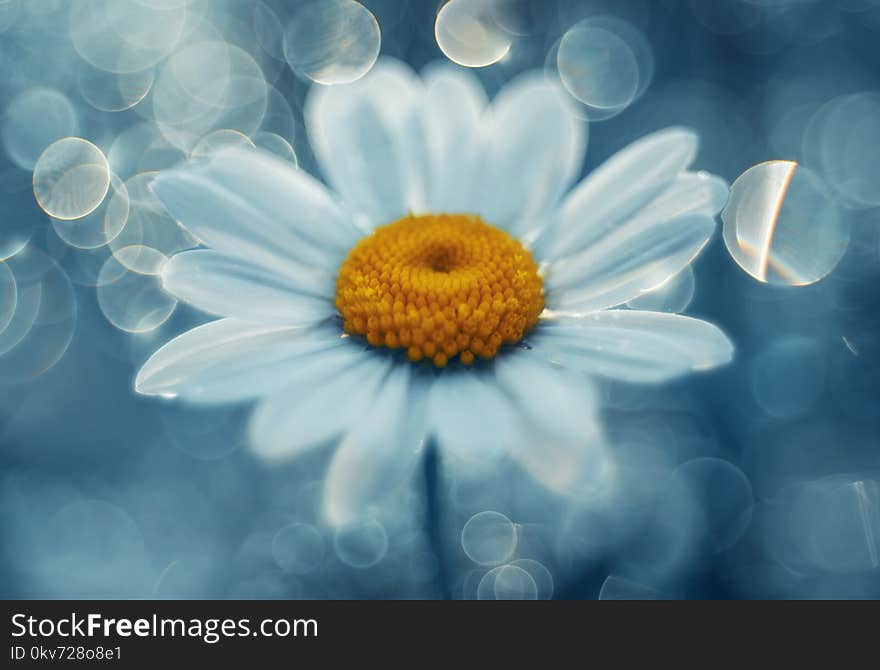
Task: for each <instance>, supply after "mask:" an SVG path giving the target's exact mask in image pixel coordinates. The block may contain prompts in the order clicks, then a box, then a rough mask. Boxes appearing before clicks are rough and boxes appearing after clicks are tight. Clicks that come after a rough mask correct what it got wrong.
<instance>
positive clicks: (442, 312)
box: [336, 214, 544, 368]
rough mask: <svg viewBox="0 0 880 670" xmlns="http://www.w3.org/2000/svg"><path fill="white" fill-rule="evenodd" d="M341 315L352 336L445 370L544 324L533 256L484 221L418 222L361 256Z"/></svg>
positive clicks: (344, 280)
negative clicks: (456, 359) (540, 319)
mask: <svg viewBox="0 0 880 670" xmlns="http://www.w3.org/2000/svg"><path fill="white" fill-rule="evenodd" d="M336 308H337V309H338V310H339V313H340V314H341V315H342V318H343V320H344V327H345V330H346V332H348V333H351V334H355V335H363V336H364V337H366V338H367V342H369V343H370V344H371V345H373V346H374V347H388V348H389V349H397V348H400V347H403V348H405V349H406V350H407V356H408V357H409V359H410V360H411V361H420V360H422V359H423V358H430V359H431V360H432V361H433V363H434V365H436V366H437V367H438V368H442V367H444V366H445V365H446V364H447V362H448V361H450V360H451V359H453V358H454V357H455V356H458V357H459V359H460V360H461V362H462V363H464V364H465V365H470V364H471V363H473V361H474V357H475V356H480V357H481V358H492V357H493V356H495V355H496V354H497V353H498V349H499V348H500V347H501V346H502V345H503V344H514V343H516V342H518V341H519V340H520V339H521V338H522V336H523V335H524V334H525V333H526V332H527V331H528V330H529V329H530V328H531V327H532V326H534V325H535V324H536V323H537V322H538V315H539V314H540V313H541V310H543V309H544V293H543V287H542V282H541V276H540V275H539V274H538V266H537V265H536V264H535V261H534V260H532V256H531V254H530V253H529V252H528V251H527V250H526V249H525V248H524V247H523V246H522V245H521V244H520V243H519V242H518V241H516V240H515V239H513V238H512V237H511V236H510V235H508V234H507V233H505V232H504V231H503V230H499V229H498V228H495V227H494V226H490V225H489V224H487V223H485V222H484V221H483V220H482V219H481V218H480V217H479V216H471V215H465V214H426V215H421V216H412V215H410V216H406V217H404V218H402V219H400V220H399V221H395V222H394V223H390V224H388V225H386V226H381V227H379V228H377V229H376V230H375V231H374V232H373V234H372V235H369V236H367V237H365V238H363V239H362V240H361V241H360V242H358V243H357V244H356V245H355V246H354V248H352V250H351V251H350V252H349V254H348V257H347V258H346V259H345V262H343V264H342V267H340V268H339V276H338V278H337V280H336Z"/></svg>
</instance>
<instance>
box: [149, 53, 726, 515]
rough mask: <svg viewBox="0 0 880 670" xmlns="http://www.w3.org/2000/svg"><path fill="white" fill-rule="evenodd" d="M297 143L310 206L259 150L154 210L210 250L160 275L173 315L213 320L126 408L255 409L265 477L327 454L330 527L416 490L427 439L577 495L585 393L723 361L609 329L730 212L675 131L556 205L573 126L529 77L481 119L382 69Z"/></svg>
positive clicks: (326, 104) (481, 104) (575, 132)
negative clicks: (490, 458)
mask: <svg viewBox="0 0 880 670" xmlns="http://www.w3.org/2000/svg"><path fill="white" fill-rule="evenodd" d="M306 122H307V127H308V131H309V135H310V139H311V142H312V146H313V148H314V152H315V155H316V157H317V160H318V163H319V164H320V168H321V170H322V172H323V174H324V177H325V178H326V181H327V183H328V186H327V187H325V186H324V185H322V184H321V183H320V182H318V181H317V180H315V179H314V178H312V177H311V176H309V175H308V174H306V173H305V172H303V171H300V170H297V169H295V168H294V167H292V166H290V165H288V164H285V163H284V162H282V161H280V160H278V159H276V158H274V157H271V156H269V155H266V154H262V153H259V152H256V151H252V150H251V151H246V150H242V149H237V150H232V151H228V152H223V153H221V154H218V155H216V156H214V157H213V158H211V159H209V160H207V161H203V162H195V163H191V164H188V165H185V166H183V167H181V168H178V169H174V170H171V171H168V172H165V173H163V174H161V175H160V176H159V177H158V178H157V179H156V180H155V182H154V184H153V189H154V191H155V193H156V195H157V196H158V197H159V199H160V200H161V201H162V203H163V204H164V205H165V207H166V208H167V209H168V211H169V212H170V213H171V214H172V215H173V216H174V217H175V218H176V219H177V220H178V221H180V222H182V224H183V225H185V226H186V227H187V228H188V229H189V230H190V231H191V232H192V233H193V234H194V235H196V236H197V237H198V238H199V239H200V240H201V241H202V242H203V243H204V245H205V246H206V247H209V248H207V249H198V250H194V251H186V252H183V253H180V254H177V255H176V256H174V257H173V258H171V259H170V260H169V261H168V263H167V265H166V266H165V268H164V270H163V273H162V277H163V281H164V286H165V288H166V290H167V291H169V292H170V293H171V294H173V295H174V296H176V297H177V298H179V299H180V300H183V301H185V302H187V303H189V304H191V305H193V306H195V307H197V308H199V309H201V310H203V311H205V312H208V313H211V314H215V315H218V316H221V317H223V318H221V319H219V320H216V321H213V322H210V323H207V324H205V325H203V326H200V327H198V328H194V329H193V330H190V331H189V332H186V333H184V334H182V335H180V336H179V337H177V338H175V339H173V340H171V341H170V342H168V343H167V344H166V345H165V346H163V347H162V348H161V349H159V351H157V352H156V353H155V354H154V355H153V356H152V357H151V358H150V359H149V360H148V361H147V362H146V364H144V366H143V368H141V370H140V372H139V373H138V375H137V380H136V382H135V386H136V389H137V390H138V391H139V392H140V393H144V394H155V395H161V396H166V397H179V398H182V399H185V400H188V401H191V402H200V403H225V402H237V401H248V400H256V401H257V403H258V404H257V405H256V408H255V411H254V413H253V416H252V422H251V438H252V443H253V448H254V450H255V451H256V453H257V454H259V455H260V456H262V457H264V458H266V459H281V458H291V457H295V456H297V455H299V454H302V453H304V452H306V451H307V450H310V449H314V448H316V447H319V446H322V445H327V444H337V443H338V447H337V448H336V451H335V453H334V455H333V456H332V459H331V461H330V465H329V468H328V472H327V476H326V480H325V486H324V491H325V493H324V511H325V514H326V516H327V519H328V520H329V521H330V522H331V523H334V524H345V523H349V522H352V521H354V520H356V519H358V518H359V517H360V516H361V515H362V514H363V513H364V511H365V510H366V509H368V508H369V507H370V506H371V505H375V504H379V503H381V501H382V499H383V497H384V496H386V495H387V494H388V493H389V492H390V491H393V490H394V489H395V488H396V487H397V486H398V485H399V484H400V483H401V482H403V481H404V480H405V479H406V478H407V476H408V475H409V473H410V472H411V471H412V469H413V466H414V464H415V463H416V461H417V458H418V455H419V453H420V451H421V450H422V447H423V445H424V444H425V443H426V440H427V439H429V438H430V439H433V440H435V441H436V444H437V445H438V446H439V448H441V449H443V450H444V451H447V452H450V453H452V454H454V457H455V458H462V459H478V458H481V457H486V456H487V455H489V454H497V453H498V452H499V451H500V452H504V453H507V454H509V455H510V456H511V457H512V458H514V459H516V460H517V461H518V462H520V463H521V464H522V465H523V466H524V467H525V468H526V469H527V470H528V471H529V472H530V473H531V474H532V475H533V476H534V477H535V478H536V479H538V480H539V481H541V482H542V483H543V484H545V485H547V486H549V487H551V488H553V489H555V490H558V491H562V492H571V491H573V490H576V489H577V487H578V485H579V483H580V482H581V481H583V477H584V475H585V471H588V470H589V469H590V468H592V467H595V455H596V451H597V450H598V449H600V448H601V441H600V439H599V428H598V425H597V422H596V401H595V398H594V394H593V390H592V389H593V382H592V378H593V377H594V376H596V375H598V376H604V377H610V378H615V379H621V380H626V381H629V382H642V383H644V382H662V381H665V380H668V379H671V378H673V377H676V376H679V375H682V374H684V373H687V372H690V371H693V370H705V369H708V368H711V367H714V366H717V365H719V364H722V363H726V362H727V361H729V360H730V359H731V356H732V352H733V348H732V346H731V343H730V342H729V340H728V339H727V337H726V336H725V335H724V334H723V333H722V332H721V331H720V330H719V329H718V328H717V327H715V326H714V325H711V324H709V323H706V322H704V321H700V320H697V319H693V318H689V317H686V316H680V315H677V314H668V313H654V312H643V311H634V310H629V309H623V308H619V306H621V305H623V304H624V303H626V302H627V301H629V300H631V299H633V298H635V297H637V296H639V295H640V294H642V293H644V292H646V291H648V290H651V289H654V288H656V287H658V286H659V285H661V284H663V283H664V282H665V281H667V280H668V279H670V278H671V277H673V276H674V275H676V274H677V273H679V272H681V271H682V270H683V269H685V268H686V267H687V265H688V264H689V263H690V262H691V261H692V260H693V259H694V258H695V257H696V256H697V254H698V253H699V252H700V251H701V250H702V248H703V247H704V246H705V245H706V243H707V242H708V240H709V238H710V237H711V235H712V233H713V231H714V228H715V221H714V217H715V215H716V214H717V213H718V212H719V211H720V210H721V208H722V206H723V205H724V203H725V200H726V197H727V185H726V184H725V183H724V182H723V181H722V180H720V179H718V178H717V177H713V176H710V175H706V174H704V173H695V172H690V171H688V167H689V166H690V164H691V162H692V161H693V160H694V157H695V155H696V153H697V144H698V142H697V137H696V135H695V134H694V133H693V132H692V131H690V130H687V129H684V128H670V129H666V130H663V131H661V132H658V133H655V134H653V135H649V136H647V137H645V138H643V139H641V140H639V141H637V142H635V143H634V144H632V145H630V146H629V147H627V148H626V149H624V150H623V151H621V152H620V153H618V154H617V155H615V156H613V157H612V158H611V159H610V160H608V161H607V162H606V163H605V164H603V165H602V166H601V167H599V168H598V169H596V170H595V171H594V172H593V173H592V174H590V175H589V176H588V177H586V178H585V179H584V180H583V181H581V182H580V183H579V184H577V185H576V186H574V188H571V190H569V189H570V187H571V185H572V183H573V181H574V180H575V178H576V177H577V176H578V175H579V173H580V170H581V162H582V159H583V154H584V149H585V144H586V141H585V140H586V138H585V128H584V126H583V125H582V124H581V123H580V122H579V121H578V120H576V119H575V118H574V117H573V116H572V115H571V114H570V113H569V112H568V110H567V108H566V104H565V103H564V102H563V101H562V98H561V97H560V96H559V92H558V91H557V90H556V88H554V85H552V84H551V83H548V82H547V81H546V80H545V79H544V77H543V76H542V75H541V74H526V75H522V76H520V77H519V78H517V79H515V80H514V81H512V82H511V83H509V84H508V85H507V86H506V87H505V88H504V89H503V90H502V91H501V92H500V93H499V94H498V95H497V97H496V98H495V100H494V101H493V102H492V104H491V105H489V104H488V103H487V100H486V96H485V93H484V92H483V90H482V88H481V87H480V85H479V84H478V83H477V81H476V79H475V78H474V77H473V75H471V74H469V73H465V72H462V71H461V70H457V69H453V68H447V67H443V66H441V67H434V68H429V69H428V70H427V71H426V72H424V73H423V74H422V76H421V77H417V76H416V75H415V74H414V73H413V72H412V71H411V70H409V69H408V68H407V67H406V66H404V65H402V64H400V63H398V62H396V61H391V60H384V61H380V62H379V63H378V64H377V66H376V67H375V68H374V69H373V71H372V72H371V73H370V74H369V75H368V76H366V77H364V78H363V79H362V80H360V81H359V82H357V83H355V84H352V85H348V86H337V87H329V88H323V87H316V88H314V89H313V91H312V92H311V94H310V97H309V99H308V101H307V107H306Z"/></svg>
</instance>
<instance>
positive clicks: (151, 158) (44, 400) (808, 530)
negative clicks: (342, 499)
mask: <svg viewBox="0 0 880 670" xmlns="http://www.w3.org/2000/svg"><path fill="white" fill-rule="evenodd" d="M878 39H880V1H878V0H837V1H835V2H824V1H823V0H712V1H711V2H709V1H708V0H654V1H649V0H452V2H449V3H448V4H447V3H443V2H438V1H436V0H410V1H407V0H361V2H360V3H357V2H353V1H352V0H326V1H322V2H317V3H316V2H314V1H310V0H290V1H283V0H257V1H247V2H245V1H244V0H0V595H2V596H3V597H6V598H65V597H74V598H76V597H79V598H83V597H94V598H110V597H135V598H151V597H158V598H226V597H229V598H436V597H447V598H448V597H452V598H539V599H543V598H551V597H552V598H597V597H600V598H605V599H625V598H878V597H880V483H878V481H880V439H878V435H880V414H878V401H880V339H878V324H880V319H878V307H880V297H878V293H877V289H876V287H877V281H878V279H880V239H878V230H880V209H878V208H880V184H878V175H880V151H878V147H880V50H878V49H877V47H876V45H877V42H878ZM380 54H381V55H382V56H391V57H394V58H398V59H400V60H403V61H405V62H407V63H409V64H410V65H411V66H412V67H413V68H415V69H417V70H418V69H421V68H423V67H425V66H426V65H428V64H430V63H434V62H437V61H439V62H446V63H448V64H457V66H460V67H469V68H471V69H472V71H473V72H474V73H475V74H476V75H477V76H478V77H479V78H480V80H481V81H482V83H483V84H484V86H485V88H486V89H487V91H488V93H489V94H490V95H494V94H495V93H496V92H497V91H498V89H499V88H500V87H501V86H503V84H504V83H505V82H506V81H508V80H509V79H510V78H511V77H513V76H515V75H516V74H518V73H520V72H522V71H525V70H530V69H535V68H538V69H543V70H544V72H545V74H546V76H547V77H549V78H552V79H554V80H558V81H559V83H560V84H561V87H562V90H563V91H564V94H565V95H566V96H567V97H568V98H569V101H570V103H571V109H572V113H574V114H577V115H578V116H580V117H581V118H582V119H583V120H584V123H585V124H589V146H588V151H587V158H586V163H585V166H584V172H585V173H586V172H588V171H589V170H591V169H592V168H594V167H595V166H597V165H598V164H600V163H601V162H602V161H603V160H605V159H606V158H608V157H609V156H610V155H612V154H613V153H614V152H615V151H617V150H619V149H621V148H623V147H624V146H626V145H627V144H628V143H630V142H631V141H633V140H635V139H637V138H639V137H641V136H642V135H645V134H647V133H649V132H652V131H654V130H657V129H659V128H662V127H664V126H667V125H686V126H690V127H693V128H695V129H696V130H697V131H699V133H700V135H701V138H702V145H701V149H700V153H699V156H698V158H697V161H696V168H697V169H703V170H708V171H711V172H713V173H716V174H719V175H721V176H723V177H724V178H725V179H727V180H728V181H730V182H731V183H732V184H733V188H732V191H731V198H730V202H729V204H728V207H727V209H726V210H725V212H724V215H723V217H722V218H723V220H724V221H723V225H722V224H721V223H719V228H718V234H717V235H716V237H715V238H714V239H713V241H712V243H711V245H710V247H709V248H708V250H707V251H706V252H704V253H703V255H701V256H700V258H699V259H698V260H697V262H696V263H695V265H694V266H693V268H692V270H691V269H689V270H687V271H685V272H684V273H682V275H680V276H678V277H676V278H674V279H673V280H671V281H670V282H668V283H667V285H665V286H663V287H660V288H659V289H658V290H657V291H655V292H654V293H652V294H648V295H645V296H643V297H641V298H639V299H638V303H639V304H637V305H633V306H638V307H642V308H646V309H655V310H669V311H684V312H685V313H687V314H692V315H695V316H699V317H702V318H705V319H707V320H709V321H712V322H714V323H716V324H718V325H720V326H721V327H722V328H723V329H724V330H725V331H726V332H727V333H728V334H729V336H730V337H731V339H732V340H733V342H734V343H735V346H736V356H735V360H734V362H733V364H731V365H729V366H727V367H725V368H723V369H721V370H718V371H714V372H711V373H708V374H704V375H696V376H692V377H688V378H686V379H684V380H681V381H679V382H675V383H673V384H668V385H664V386H634V385H610V384H606V385H604V386H603V388H602V394H603V395H602V397H603V403H604V409H603V415H604V418H605V424H606V428H607V431H608V434H609V439H610V440H611V443H612V448H613V451H614V455H615V460H616V462H617V474H616V479H615V483H614V486H613V490H612V491H611V492H610V493H609V492H607V491H606V492H604V493H603V494H602V495H591V492H584V495H583V496H582V497H581V498H578V499H576V500H571V499H561V498H558V497H556V496H554V495H553V494H551V493H549V492H547V491H544V490H543V489H541V488H540V487H539V486H538V485H537V484H535V483H534V482H533V481H531V480H530V479H529V478H528V476H527V475H525V474H523V473H521V472H520V471H519V470H517V469H516V467H515V466H513V465H512V464H508V463H506V462H503V461H499V462H496V463H493V464H492V467H490V468H486V469H484V470H481V471H479V472H472V471H467V470H462V469H456V468H455V466H454V464H445V465H446V467H445V469H444V470H443V471H441V472H440V473H439V474H438V475H437V476H436V477H434V478H431V477H428V481H427V484H428V489H430V492H431V495H430V496H429V498H430V501H431V503H432V504H431V505H430V507H427V506H426V504H425V503H426V500H427V499H428V498H426V496H425V486H424V482H423V481H422V480H418V479H417V480H415V481H414V482H413V485H412V487H411V489H410V490H408V491H405V492H403V493H402V494H401V499H400V500H398V501H396V502H395V504H392V505H389V506H388V507H387V508H383V509H382V510H381V511H380V512H378V513H377V515H376V517H375V518H374V519H371V520H370V521H368V522H366V523H364V524H361V525H358V526H356V527H350V528H344V529H336V530H334V529H330V528H327V527H326V526H324V525H323V524H322V523H321V521H320V519H319V516H318V513H317V507H318V493H319V491H320V487H321V478H322V477H323V472H324V468H325V465H326V461H327V457H328V455H329V453H331V452H330V451H329V450H327V451H321V452H319V453H316V454H314V455H313V456H309V457H307V458H305V459H301V460H297V461H294V462H291V463H289V464H284V465H280V466H279V465H277V464H274V465H271V466H269V465H265V464H263V463H261V462H260V461H259V460H257V459H256V457H255V456H254V455H253V454H252V453H251V452H250V451H249V449H248V448H247V445H246V439H245V430H244V428H245V426H246V421H247V417H248V408H247V407H228V408H218V409H212V410H205V409H199V408H193V407H186V406H182V405H179V404H174V403H170V402H163V401H158V400H155V399H150V398H143V397H139V396H136V395H135V394H134V392H133V390H132V382H133V378H134V374H135V371H136V370H137V368H138V367H139V366H140V365H141V364H142V363H143V362H144V361H145V360H146V358H147V356H149V354H150V353H152V352H153V351H154V350H155V349H156V348H158V346H160V345H161V344H162V343H163V342H165V341H166V340H168V339H169V338H171V337H173V336H174V335H176V334H178V333H180V332H182V331H183V330H186V329H189V328H191V327H193V326H194V325H197V324H199V323H202V322H205V321H207V320H208V317H207V316H206V315H204V314H200V313H197V312H195V311H194V310H192V309H190V308H188V307H187V306H185V305H178V304H176V302H175V301H174V300H173V299H172V298H171V297H170V296H168V295H166V294H164V293H163V292H162V290H161V285H160V283H159V280H158V278H157V273H158V269H159V268H160V267H161V263H162V262H163V261H164V259H165V258H167V257H168V256H169V255H171V254H173V253H175V252H176V251H180V250H182V249H186V248H190V247H192V246H195V245H196V244H197V241H196V240H195V239H194V238H192V236H191V235H189V233H187V232H186V231H185V230H183V229H182V228H180V227H179V226H178V225H177V223H176V222H175V221H174V220H172V219H170V217H168V216H167V214H165V213H164V211H163V210H162V208H161V207H160V206H159V204H158V203H157V202H156V201H155V199H154V198H153V196H152V194H151V192H150V191H149V188H148V187H149V182H150V180H151V179H152V176H153V175H154V174H155V173H156V171H159V170H162V169H166V168H168V167H171V166H173V165H175V164H177V163H179V162H180V161H182V160H185V159H187V158H188V157H192V156H201V155H206V154H209V153H211V152H212V151H216V150H217V149H219V148H222V147H225V146H229V145H236V144H253V145H255V146H258V147H261V148H263V149H265V150H268V151H272V152H274V153H277V154H278V155H280V156H282V157H283V158H285V159H286V160H289V161H291V162H292V163H295V164H297V165H298V166H299V168H300V169H303V170H308V171H310V172H312V173H314V174H318V171H317V168H316V166H315V162H314V159H313V157H312V154H311V151H310V148H309V143H308V138H307V136H306V134H305V130H304V127H303V102H304V99H305V96H306V94H307V92H308V90H309V88H310V87H312V86H323V85H345V83H347V82H350V81H354V80H356V79H358V78H360V77H361V76H363V75H364V74H365V73H366V72H368V71H369V69H370V68H371V67H372V65H373V63H374V62H375V60H376V58H377V55H380ZM599 476H601V475H600V474H597V477H599Z"/></svg>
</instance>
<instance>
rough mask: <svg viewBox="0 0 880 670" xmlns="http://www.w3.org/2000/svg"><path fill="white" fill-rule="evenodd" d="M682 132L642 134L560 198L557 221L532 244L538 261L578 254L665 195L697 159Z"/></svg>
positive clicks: (694, 141) (689, 136)
mask: <svg viewBox="0 0 880 670" xmlns="http://www.w3.org/2000/svg"><path fill="white" fill-rule="evenodd" d="M698 146H699V138H698V137H697V135H696V133H694V132H693V131H691V130H689V129H686V128H674V127H673V128H667V129H665V130H661V131H659V132H656V133H653V134H651V135H647V136H645V137H643V138H641V139H639V140H637V141H635V142H633V143H632V144H630V145H629V146H628V147H626V148H624V149H622V150H621V151H619V152H617V153H616V154H614V155H613V156H612V157H611V158H609V159H608V160H607V161H605V162H604V163H603V164H602V165H600V166H599V167H598V168H596V169H595V170H593V172H591V173H590V174H589V175H588V176H587V177H586V178H585V179H584V180H583V181H582V182H581V183H580V184H578V185H577V186H576V187H575V188H574V189H573V190H572V191H571V193H569V194H568V196H567V197H566V198H565V200H564V201H563V203H562V206H561V208H560V212H559V220H558V222H557V223H556V225H554V226H553V228H552V229H548V230H547V231H546V234H545V236H544V237H543V238H542V239H541V240H540V241H539V242H538V244H537V245H536V247H535V248H536V250H539V253H540V255H541V256H542V257H544V258H559V257H561V256H567V255H570V254H573V253H576V252H578V251H580V250H581V249H584V248H585V247H586V246H587V245H589V244H590V243H592V242H594V241H595V240H597V239H599V238H600V237H602V236H603V235H604V234H606V233H607V232H608V231H609V230H612V229H613V228H615V227H616V226H617V225H618V224H620V222H622V221H624V220H626V219H627V218H629V217H630V216H632V215H633V214H635V213H636V212H638V211H639V210H640V209H641V208H642V207H644V206H645V205H647V204H648V203H649V202H651V200H653V199H654V198H656V197H657V196H658V195H660V194H661V193H662V192H663V191H665V190H666V189H667V188H668V187H669V186H670V185H671V184H672V183H673V181H674V180H675V179H676V177H677V176H678V174H679V173H680V172H681V171H683V170H685V169H686V168H687V167H688V166H689V165H690V164H691V162H692V161H693V160H694V158H695V157H696V155H697V149H698Z"/></svg>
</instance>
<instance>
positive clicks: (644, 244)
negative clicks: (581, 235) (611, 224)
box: [544, 211, 715, 312]
mask: <svg viewBox="0 0 880 670" xmlns="http://www.w3.org/2000/svg"><path fill="white" fill-rule="evenodd" d="M714 230H715V220H714V219H713V218H712V217H711V216H708V215H706V214H703V213H690V214H684V215H682V216H673V217H672V218H668V219H655V218H653V215H652V213H651V212H648V211H645V212H644V214H643V215H642V214H640V215H639V216H637V217H635V218H633V219H630V220H629V221H627V222H626V223H625V224H623V225H622V226H620V227H618V228H617V229H616V230H614V231H612V232H610V233H608V234H607V235H605V236H604V237H603V238H602V239H601V240H599V241H597V242H594V243H593V244H591V245H590V246H589V247H587V248H586V249H584V250H583V251H582V252H580V253H578V254H575V255H574V256H568V257H566V258H563V259H561V260H559V261H554V262H552V263H550V265H549V266H548V268H547V269H546V270H545V282H544V284H545V288H546V291H547V304H548V305H550V306H551V307H552V308H553V309H556V310H577V311H579V312H592V311H596V310H600V309H606V308H608V307H614V306H615V305H620V304H622V303H624V302H626V301H627V300H631V299H633V298H635V297H637V296H639V295H641V294H642V293H644V292H646V291H650V290H652V289H654V288H656V287H658V286H660V285H661V284H663V283H664V282H665V281H667V280H668V279H669V278H670V277H672V276H674V275H676V274H678V273H679V272H681V271H682V270H683V269H684V268H685V267H686V266H687V265H688V264H689V263H690V262H691V261H693V260H694V258H696V257H697V255H698V254H699V253H700V251H702V250H703V247H704V246H705V245H706V243H707V242H708V241H709V238H710V237H711V236H712V233H713V232H714Z"/></svg>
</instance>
